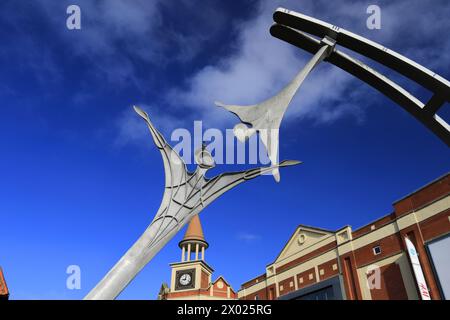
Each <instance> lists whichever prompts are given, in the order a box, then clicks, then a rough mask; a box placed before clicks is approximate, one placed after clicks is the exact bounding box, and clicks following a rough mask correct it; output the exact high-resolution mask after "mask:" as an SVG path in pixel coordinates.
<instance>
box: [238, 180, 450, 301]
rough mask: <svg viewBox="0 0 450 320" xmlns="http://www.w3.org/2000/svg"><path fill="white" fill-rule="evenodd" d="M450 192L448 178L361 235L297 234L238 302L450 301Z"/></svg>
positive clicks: (347, 231)
mask: <svg viewBox="0 0 450 320" xmlns="http://www.w3.org/2000/svg"><path fill="white" fill-rule="evenodd" d="M449 190H450V175H449V174H446V175H445V176H443V177H441V178H439V179H437V180H435V181H433V182H431V183H430V184H428V185H426V186H424V187H422V188H421V189H419V190H417V191H415V192H413V193H411V194H409V195H408V196H406V197H404V198H403V199H401V200H398V201H396V202H395V203H394V204H393V207H394V210H393V212H392V213H390V214H388V215H386V216H383V217H381V218H380V219H378V220H376V221H373V222H371V223H369V224H367V225H365V226H363V227H361V228H358V229H356V230H352V228H351V227H350V226H345V227H343V228H341V229H339V230H335V231H331V230H324V229H320V228H315V227H309V226H304V225H300V226H298V227H297V229H296V230H295V232H294V233H293V234H292V236H291V237H290V239H289V241H288V242H287V243H286V245H285V246H284V248H282V250H281V252H280V253H279V255H278V257H276V259H275V261H273V262H272V263H270V264H269V265H267V266H266V270H265V272H264V273H263V274H262V275H260V276H258V277H256V278H254V279H252V280H249V281H247V282H245V283H244V284H242V286H241V289H240V290H239V291H238V297H239V299H247V300H249V299H250V300H252V299H351V300H360V299H367V300H381V299H419V298H420V297H422V298H427V295H428V296H429V298H431V299H450V197H449ZM406 238H407V239H409V241H411V243H412V244H413V245H414V247H415V249H414V248H412V247H408V248H407V242H408V240H406ZM416 253H417V255H416V256H415V257H417V256H418V260H417V263H415V262H414V261H416V260H414V258H413V257H414V254H416ZM416 259H417V258H416ZM418 265H420V267H418ZM417 268H419V269H421V270H422V272H420V271H419V272H418V274H419V275H420V274H423V277H422V278H420V276H418V275H416V272H417ZM374 279H375V282H373V281H374ZM421 279H422V280H421ZM419 287H421V288H422V290H421V291H419ZM427 289H428V290H427ZM422 294H423V295H422Z"/></svg>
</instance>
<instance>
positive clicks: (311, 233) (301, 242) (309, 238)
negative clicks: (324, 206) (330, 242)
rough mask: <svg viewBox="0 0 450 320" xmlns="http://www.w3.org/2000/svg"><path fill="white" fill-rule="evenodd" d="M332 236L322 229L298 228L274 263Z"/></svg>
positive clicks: (329, 232)
mask: <svg viewBox="0 0 450 320" xmlns="http://www.w3.org/2000/svg"><path fill="white" fill-rule="evenodd" d="M332 234H334V233H333V232H331V231H327V230H323V229H317V228H311V227H306V226H299V227H298V228H297V229H296V230H295V232H294V233H293V234H292V236H291V238H290V239H289V240H288V242H287V243H286V245H285V246H284V248H283V250H282V251H281V252H280V254H279V255H278V257H277V258H276V260H275V261H274V263H275V262H277V261H281V260H283V259H285V258H287V257H289V256H291V255H293V254H295V253H298V252H300V251H303V250H305V249H307V248H309V247H311V246H312V245H314V244H316V243H318V242H320V241H322V240H323V239H325V238H327V237H329V236H330V235H332Z"/></svg>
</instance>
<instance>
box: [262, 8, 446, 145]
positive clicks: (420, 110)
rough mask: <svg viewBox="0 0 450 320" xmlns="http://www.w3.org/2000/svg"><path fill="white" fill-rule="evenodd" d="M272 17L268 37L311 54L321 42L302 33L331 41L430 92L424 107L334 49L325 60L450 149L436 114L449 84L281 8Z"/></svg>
mask: <svg viewBox="0 0 450 320" xmlns="http://www.w3.org/2000/svg"><path fill="white" fill-rule="evenodd" d="M273 16H274V21H275V22H276V23H275V24H274V25H273V26H272V27H271V28H270V33H271V34H272V35H273V36H274V37H276V38H279V39H281V40H284V41H286V42H288V43H290V44H292V45H294V46H296V47H299V48H301V49H303V50H306V51H308V52H310V53H313V54H314V53H316V52H317V51H318V50H319V49H320V48H321V46H322V45H321V41H320V40H318V39H316V38H314V37H313V36H311V35H308V34H306V33H305V32H308V33H310V34H312V35H314V36H318V37H329V38H332V39H333V40H334V41H335V42H336V44H338V45H342V46H343V47H346V48H348V49H350V50H353V51H355V52H357V53H359V54H362V55H364V56H366V57H368V58H370V59H372V60H374V61H377V62H379V63H381V64H383V65H385V66H387V67H389V68H391V69H392V70H395V71H396V72H398V73H400V74H402V75H403V76H406V77H408V78H409V79H411V80H413V81H415V82H416V83H418V84H419V85H421V86H423V87H425V88H426V89H428V90H430V91H431V92H433V96H432V98H431V99H430V100H429V101H428V102H427V103H426V104H424V103H422V102H421V101H420V100H419V99H417V98H416V97H415V96H413V95H412V94H411V93H409V92H408V91H407V90H405V89H404V88H402V87H401V86H399V85H398V84H396V83H395V82H393V81H392V80H390V79H389V78H387V77H386V76H384V75H382V74H381V73H379V72H377V71H376V70H374V69H373V68H371V67H369V66H368V65H366V64H365V63H363V62H361V61H359V60H357V59H355V58H353V57H351V56H349V55H348V54H346V53H344V52H342V51H339V50H338V49H336V47H335V48H334V49H333V51H332V52H331V53H330V55H329V56H328V57H326V58H325V59H324V60H325V61H328V62H330V63H332V64H334V65H335V66H337V67H339V68H341V69H343V70H345V71H347V72H348V73H350V74H352V75H354V76H355V77H357V78H359V79H360V80H362V81H364V82H366V83H367V84H369V85H371V86H372V87H374V88H375V89H377V90H378V91H380V92H381V93H383V94H384V95H386V96H387V97H388V98H390V99H391V100H393V101H394V102H396V103H397V104H399V105H400V106H401V107H403V108H404V109H405V110H406V111H407V112H409V113H410V114H411V115H412V116H414V117H415V118H416V119H417V120H419V121H420V122H421V123H422V124H424V125H425V126H426V127H427V128H428V129H430V130H431V131H432V132H433V133H434V134H436V135H437V136H438V137H439V138H440V139H441V140H443V141H444V142H445V143H446V144H447V145H448V146H450V126H449V125H448V124H447V123H446V122H445V121H444V120H443V119H442V118H440V117H439V116H438V115H437V114H436V112H437V111H438V110H439V108H440V107H441V106H442V105H443V104H444V103H446V102H450V82H449V81H447V80H446V79H444V78H442V77H441V76H439V75H437V74H436V73H433V72H432V71H430V70H428V69H427V68H425V67H423V66H421V65H419V64H417V63H416V62H414V61H412V60H410V59H408V58H406V57H404V56H402V55H400V54H399V53H396V52H394V51H392V50H390V49H388V48H386V47H383V46H382V45H380V44H378V43H375V42H373V41H371V40H368V39H366V38H363V37H361V36H358V35H356V34H353V33H351V32H349V31H347V30H344V29H342V28H339V27H336V26H333V25H331V24H329V23H326V22H323V21H321V20H318V19H315V18H312V17H309V16H306V15H303V14H300V13H297V12H294V11H290V10H287V9H284V8H279V9H277V10H276V11H275V13H274V15H273Z"/></svg>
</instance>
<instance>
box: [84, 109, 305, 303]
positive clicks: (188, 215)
mask: <svg viewBox="0 0 450 320" xmlns="http://www.w3.org/2000/svg"><path fill="white" fill-rule="evenodd" d="M134 109H135V111H136V112H137V113H138V114H139V115H140V116H141V117H142V118H143V119H144V120H145V122H146V124H147V126H148V128H149V129H150V133H151V135H152V137H153V140H154V142H155V144H156V146H157V147H158V149H159V151H160V152H161V155H162V158H163V162H164V171H165V189H164V196H163V199H162V202H161V206H160V208H159V210H158V212H157V213H156V215H155V217H154V219H153V221H152V223H151V224H150V225H149V226H148V228H147V229H146V230H145V232H144V233H143V234H142V235H141V237H140V238H139V239H138V240H137V241H136V242H135V243H134V244H133V246H132V247H131V248H130V249H129V250H128V251H127V252H126V253H125V255H124V256H123V257H122V258H121V259H120V260H119V261H118V262H117V263H116V265H115V266H114V267H113V268H112V269H111V270H110V271H109V272H108V273H107V274H106V276H105V277H104V278H103V279H102V280H101V281H100V282H99V283H98V284H97V286H96V287H95V288H94V289H92V291H91V292H89V294H88V295H87V296H86V297H85V299H87V300H90V299H92V300H107V299H115V298H116V297H117V296H118V295H119V293H120V292H121V291H122V290H123V289H124V288H125V287H126V286H127V285H128V284H129V283H130V282H131V280H132V279H133V278H134V277H135V276H136V275H137V274H138V273H139V271H140V270H141V269H142V268H143V267H144V266H145V265H146V264H147V263H148V262H149V261H150V260H151V259H152V258H153V257H154V256H155V255H156V254H157V253H158V252H159V251H160V250H161V248H162V247H163V246H164V245H165V244H166V243H167V242H168V241H169V240H170V239H171V238H172V237H173V236H174V235H175V234H176V233H177V232H178V231H179V230H180V229H181V228H182V227H183V226H184V225H185V224H186V223H187V222H189V221H190V220H191V219H192V217H194V216H195V215H196V214H199V213H200V212H201V211H202V210H203V209H204V208H205V207H207V206H208V205H209V204H210V203H211V202H212V201H214V200H215V199H217V198H218V197H219V196H220V195H222V194H223V193H225V192H226V191H228V190H230V189H232V188H234V187H236V186H237V185H239V184H241V183H243V182H245V181H248V180H250V179H253V178H256V177H258V176H260V175H261V174H264V173H266V172H269V171H271V170H273V167H262V168H256V169H251V170H247V171H241V172H230V173H222V174H220V175H218V176H216V177H214V178H211V179H209V178H207V177H205V174H206V172H207V171H208V170H209V169H211V168H213V167H214V166H215V163H214V159H213V157H212V156H211V154H210V153H209V151H208V150H206V148H205V146H203V147H202V148H201V149H200V150H198V151H197V152H196V153H195V157H196V162H197V164H198V166H197V169H196V170H195V172H188V170H187V168H186V164H185V163H184V161H183V160H182V159H181V157H180V156H179V155H178V154H177V152H175V151H174V150H173V149H172V148H171V146H170V145H169V144H168V143H167V141H166V140H165V139H164V137H163V136H162V135H161V134H160V133H159V132H158V130H156V129H155V127H154V126H153V124H152V123H151V121H150V119H149V117H148V115H147V113H145V112H144V111H143V110H141V109H139V108H137V107H134ZM299 163H300V162H299V161H294V160H286V161H282V162H281V163H280V164H279V165H277V166H276V167H277V168H278V167H286V166H291V165H296V164H299Z"/></svg>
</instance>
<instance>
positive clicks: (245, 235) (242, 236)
mask: <svg viewBox="0 0 450 320" xmlns="http://www.w3.org/2000/svg"><path fill="white" fill-rule="evenodd" d="M236 238H237V239H238V240H240V241H243V242H254V241H257V240H260V239H261V236H259V235H257V234H253V233H249V232H241V233H238V234H237V235H236Z"/></svg>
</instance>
